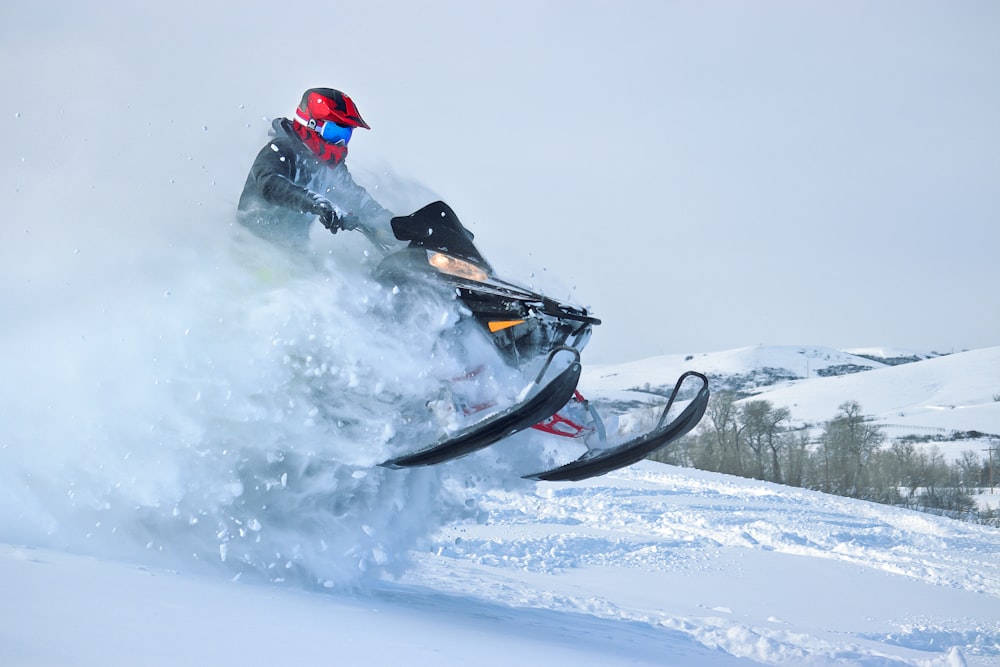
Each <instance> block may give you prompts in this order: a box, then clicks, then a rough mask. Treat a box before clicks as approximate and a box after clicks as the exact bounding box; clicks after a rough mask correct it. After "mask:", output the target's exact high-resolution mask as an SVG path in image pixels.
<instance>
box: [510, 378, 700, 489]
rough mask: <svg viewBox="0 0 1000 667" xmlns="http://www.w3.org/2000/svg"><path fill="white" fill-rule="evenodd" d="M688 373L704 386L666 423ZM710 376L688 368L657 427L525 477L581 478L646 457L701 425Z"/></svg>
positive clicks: (551, 478)
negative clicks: (643, 433) (620, 442)
mask: <svg viewBox="0 0 1000 667" xmlns="http://www.w3.org/2000/svg"><path fill="white" fill-rule="evenodd" d="M688 377H696V378H698V379H700V380H701V381H702V387H701V389H700V390H699V391H698V395H697V396H695V398H694V399H693V400H692V401H691V402H690V403H688V405H687V407H685V408H684V410H682V411H681V413H680V415H678V416H677V418H676V419H674V420H673V421H671V422H669V423H664V422H665V421H666V418H667V413H668V412H669V411H670V406H671V405H673V403H674V399H675V398H677V393H678V392H679V391H680V388H681V385H682V384H683V383H684V380H685V379H687V378H688ZM708 396H709V391H708V378H707V377H705V376H704V375H702V374H701V373H697V372H695V371H688V372H687V373H685V374H684V375H682V376H681V377H680V379H678V380H677V384H676V385H674V390H673V392H672V393H671V395H670V400H669V401H668V402H667V406H666V407H665V408H664V409H663V414H662V415H661V416H660V421H659V423H658V424H657V427H656V428H655V429H653V430H652V431H650V432H649V433H647V434H645V435H642V436H639V437H638V438H634V439H633V440H629V441H628V442H625V443H624V444H621V445H618V446H615V447H609V448H608V449H598V450H591V451H588V452H587V453H586V454H584V455H583V456H581V457H580V458H578V459H577V460H575V461H571V462H570V463H567V464H565V465H561V466H558V467H556V468H552V469H551V470H545V471H542V472H537V473H534V474H533V475H525V476H524V477H525V479H534V480H538V481H547V482H579V481H580V480H583V479H587V478H589V477H597V476H598V475H603V474H605V473H608V472H611V471H612V470H618V469H619V468H624V467H626V466H630V465H632V464H633V463H637V462H638V461H641V460H642V459H644V458H646V457H647V456H649V455H650V454H652V453H653V452H655V451H656V450H658V449H662V448H663V447H666V446H667V445H669V444H670V443H671V442H673V441H675V440H677V439H678V438H680V437H681V436H683V435H685V434H687V433H688V432H689V431H690V430H691V429H693V428H694V427H695V426H697V425H698V422H699V421H700V420H701V418H702V416H703V415H704V414H705V410H706V408H707V407H708Z"/></svg>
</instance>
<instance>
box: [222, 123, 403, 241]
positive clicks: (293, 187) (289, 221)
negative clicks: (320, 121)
mask: <svg viewBox="0 0 1000 667" xmlns="http://www.w3.org/2000/svg"><path fill="white" fill-rule="evenodd" d="M291 123H292V121H290V120H288V119H286V118H278V119H275V121H274V122H273V123H272V130H271V133H272V135H273V138H272V139H271V141H269V142H268V143H267V145H265V146H264V147H263V148H262V149H261V150H260V152H259V153H258V154H257V158H256V159H255V160H254V163H253V165H252V166H251V167H250V174H249V175H248V176H247V181H246V184H245V185H244V186H243V194H242V195H241V196H240V203H239V208H238V218H239V221H240V223H241V224H243V225H244V226H246V227H247V228H248V229H250V230H251V231H252V232H254V233H255V234H257V235H258V236H261V237H263V238H266V239H268V240H270V241H275V242H278V243H282V244H284V245H289V246H293V247H299V248H303V247H305V245H306V243H307V241H308V240H309V228H310V226H311V225H312V223H313V221H314V220H315V219H316V215H315V213H314V210H315V204H316V197H317V196H320V197H324V198H326V199H328V200H329V201H330V202H331V203H332V204H333V205H334V206H336V207H337V208H338V209H340V212H342V213H345V214H350V215H354V216H357V217H358V219H359V220H360V222H361V224H362V225H364V226H366V227H368V228H370V229H371V230H372V231H373V232H374V233H376V234H377V235H378V236H380V237H382V236H385V235H389V237H388V238H389V239H391V231H390V225H389V220H390V219H391V218H392V213H391V212H390V211H388V210H386V209H385V208H383V207H382V205H381V204H379V203H378V202H377V201H375V199H374V198H373V197H372V196H371V195H370V194H368V191H367V190H365V189H364V188H363V187H361V186H360V185H358V184H357V183H355V182H354V179H353V178H352V177H351V173H350V172H349V171H348V170H347V165H346V164H344V162H343V161H341V162H339V163H336V164H334V163H332V162H324V161H322V160H320V159H318V158H317V157H316V155H314V154H313V153H312V151H310V150H309V148H308V147H307V146H306V145H305V144H304V143H303V141H302V140H301V139H299V137H298V136H297V135H296V134H295V133H294V131H293V130H292V127H291Z"/></svg>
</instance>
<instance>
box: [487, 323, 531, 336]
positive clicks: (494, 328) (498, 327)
mask: <svg viewBox="0 0 1000 667" xmlns="http://www.w3.org/2000/svg"><path fill="white" fill-rule="evenodd" d="M518 324H524V320H503V321H496V322H490V333H496V332H498V331H502V330H504V329H510V328H511V327H516V326H517V325H518Z"/></svg>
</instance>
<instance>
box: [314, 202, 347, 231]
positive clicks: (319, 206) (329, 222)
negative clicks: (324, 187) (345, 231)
mask: <svg viewBox="0 0 1000 667" xmlns="http://www.w3.org/2000/svg"><path fill="white" fill-rule="evenodd" d="M312 212H313V213H315V214H316V215H318V216H319V221H320V222H322V223H323V226H324V227H326V228H327V229H329V230H330V232H331V233H333V234H336V233H337V232H338V231H340V229H341V224H340V220H341V218H340V216H339V215H337V211H336V209H335V208H334V207H333V204H331V203H330V201H329V200H328V199H324V198H323V197H320V196H319V195H316V197H315V198H314V204H313V209H312Z"/></svg>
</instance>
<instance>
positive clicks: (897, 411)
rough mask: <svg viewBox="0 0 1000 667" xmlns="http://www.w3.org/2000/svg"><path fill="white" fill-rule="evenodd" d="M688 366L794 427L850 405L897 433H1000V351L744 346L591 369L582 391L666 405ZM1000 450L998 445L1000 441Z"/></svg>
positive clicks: (944, 436) (967, 441)
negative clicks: (768, 407) (785, 414)
mask: <svg viewBox="0 0 1000 667" xmlns="http://www.w3.org/2000/svg"><path fill="white" fill-rule="evenodd" d="M688 370H698V371H701V372H703V373H705V374H706V375H708V376H709V380H710V386H711V389H712V391H713V392H716V393H717V392H720V391H732V392H734V393H735V394H736V395H737V396H739V397H740V398H741V399H743V400H747V399H751V398H752V399H758V400H767V401H770V402H771V403H772V404H774V405H775V406H776V407H787V408H788V409H789V410H790V411H791V414H792V421H793V422H794V425H795V426H797V427H805V428H808V427H812V426H817V425H822V424H824V423H825V422H826V421H828V420H830V419H831V418H833V417H834V415H835V414H836V413H837V410H838V407H839V406H840V405H841V404H843V403H844V402H847V401H856V402H858V403H859V404H860V405H861V407H862V409H863V411H864V412H865V414H868V415H870V416H871V418H872V419H873V420H874V421H875V422H876V423H878V424H880V425H883V426H884V427H885V428H887V429H890V432H889V433H888V435H889V436H890V437H893V438H896V437H902V436H912V437H915V438H921V437H923V438H924V439H937V440H944V441H958V442H957V443H956V444H957V446H962V447H966V448H968V447H969V446H974V447H979V446H980V443H981V444H982V446H989V445H988V443H989V442H990V439H989V438H988V437H984V435H983V434H986V435H988V434H1000V347H991V348H984V349H981V350H971V351H966V352H959V353H954V354H949V355H940V354H937V353H922V352H913V351H906V350H899V349H892V348H867V349H856V350H850V351H842V350H834V349H831V348H823V347H809V346H801V347H795V346H781V347H768V346H757V347H746V348H740V349H736V350H729V351H723V352H714V353H701V354H692V355H668V356H661V357H653V358H650V359H643V360H640V361H635V362H630V363H627V364H619V365H614V366H610V365H606V366H591V367H589V368H587V369H586V370H585V372H584V376H583V379H582V381H581V391H583V393H584V394H585V395H588V392H589V396H588V397H591V398H593V399H595V400H599V401H601V402H602V403H605V404H610V405H612V406H614V407H616V408H619V409H624V408H626V407H627V406H629V405H635V404H639V403H650V402H654V401H656V402H660V401H662V398H661V397H662V396H665V395H667V394H669V392H670V390H671V389H672V387H673V384H674V381H675V380H676V378H677V377H679V376H680V375H681V374H682V373H684V372H685V371H688ZM998 444H1000V443H998Z"/></svg>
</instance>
